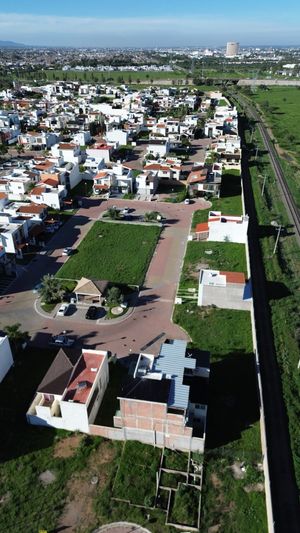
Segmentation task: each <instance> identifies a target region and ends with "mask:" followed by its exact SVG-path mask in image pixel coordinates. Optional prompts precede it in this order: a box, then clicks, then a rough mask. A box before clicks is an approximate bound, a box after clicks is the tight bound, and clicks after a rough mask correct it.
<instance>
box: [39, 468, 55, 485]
mask: <svg viewBox="0 0 300 533" xmlns="http://www.w3.org/2000/svg"><path fill="white" fill-rule="evenodd" d="M39 480H40V481H41V483H42V484H43V485H51V483H54V481H55V480H56V475H55V474H54V473H53V472H51V470H45V472H42V473H41V474H40V475H39Z"/></svg>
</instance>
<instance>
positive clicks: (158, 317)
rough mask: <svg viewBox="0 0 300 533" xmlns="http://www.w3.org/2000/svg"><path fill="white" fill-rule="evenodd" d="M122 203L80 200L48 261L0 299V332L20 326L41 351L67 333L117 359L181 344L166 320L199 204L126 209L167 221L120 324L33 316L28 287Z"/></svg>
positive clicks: (36, 265)
mask: <svg viewBox="0 0 300 533" xmlns="http://www.w3.org/2000/svg"><path fill="white" fill-rule="evenodd" d="M128 203H129V202H128V201H124V200H116V199H111V200H109V201H108V202H103V203H102V204H101V201H100V200H98V199H97V200H86V201H85V204H84V205H83V207H82V209H80V210H79V211H78V213H77V215H75V216H74V217H72V219H70V221H69V222H67V223H66V224H65V225H64V226H63V227H62V228H61V229H60V230H59V232H58V233H57V234H56V235H55V236H54V237H53V239H52V240H51V241H50V242H49V243H48V249H49V253H50V255H40V256H38V258H37V260H36V261H34V262H32V263H31V264H30V265H29V267H28V270H27V271H26V272H24V274H23V275H22V277H20V278H19V279H18V280H16V282H15V283H14V284H13V285H12V286H11V288H10V291H9V294H8V295H7V296H6V297H4V298H2V299H0V309H1V319H0V327H3V326H5V325H6V324H11V323H15V322H20V323H21V324H22V327H23V328H24V329H25V330H28V331H29V333H30V335H31V336H32V340H33V342H34V343H35V344H37V345H41V346H43V345H46V344H47V343H48V341H49V339H50V335H52V334H57V333H60V332H61V331H62V330H67V331H68V332H69V333H71V334H72V335H75V336H77V337H78V338H79V341H80V343H81V344H83V345H89V346H93V347H101V348H103V349H108V350H111V351H112V352H115V353H117V354H118V355H120V356H125V355H128V353H131V352H132V353H136V352H139V351H140V350H141V349H144V350H145V349H149V350H150V351H151V352H152V353H157V352H158V350H159V347H160V344H161V342H163V340H164V339H165V338H167V337H171V338H179V339H187V335H186V333H185V332H184V331H183V330H182V329H181V328H179V327H178V326H176V325H175V324H173V323H172V321H171V317H172V312H173V302H174V296H175V293H176V287H177V283H178V280H179V276H180V271H181V266H182V261H183V257H184V253H185V247H186V242H187V236H188V233H189V228H190V223H191V217H192V214H193V212H194V211H195V210H196V209H199V208H200V207H201V206H205V202H204V201H203V200H199V201H197V202H195V203H194V204H191V205H183V204H167V203H163V202H161V203H159V202H151V204H150V203H149V202H136V201H134V202H133V201H131V202H130V207H131V208H134V209H136V210H139V211H144V212H145V211H149V210H154V209H157V210H159V211H160V212H161V213H162V214H163V215H164V216H165V217H166V218H167V223H166V225H165V228H164V231H163V232H162V235H161V238H160V240H159V242H158V245H157V248H156V251H155V254H154V256H153V259H152V261H151V263H150V266H149V269H148V272H147V275H146V279H145V283H144V287H145V289H144V290H143V291H141V293H140V297H139V301H138V305H137V306H136V308H135V309H134V311H133V313H131V314H130V316H129V317H128V318H127V319H125V320H124V321H123V322H121V323H118V324H116V323H115V324H114V323H113V321H112V322H109V323H107V324H106V323H105V324H99V325H98V324H95V323H91V322H90V321H78V320H76V316H74V317H72V318H70V317H59V318H54V319H51V318H43V317H41V316H40V315H38V314H37V313H36V312H35V310H34V301H35V299H36V295H34V294H33V293H32V287H33V286H34V285H35V284H36V283H38V281H39V280H40V278H41V277H42V276H43V275H44V274H45V273H47V272H50V273H55V272H56V271H57V270H58V269H59V268H60V266H61V263H62V262H64V261H65V260H66V258H65V257H62V256H61V250H62V248H64V247H65V246H74V245H76V246H77V245H78V243H79V242H80V240H81V239H82V238H83V237H84V236H85V234H86V233H87V231H88V229H89V228H90V227H91V224H92V222H93V220H98V219H99V218H100V216H101V214H102V212H103V211H104V210H106V209H107V207H108V206H110V205H113V204H115V205H117V206H124V205H125V204H126V205H128ZM52 250H53V252H51V251H52Z"/></svg>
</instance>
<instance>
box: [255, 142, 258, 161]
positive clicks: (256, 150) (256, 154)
mask: <svg viewBox="0 0 300 533" xmlns="http://www.w3.org/2000/svg"><path fill="white" fill-rule="evenodd" d="M257 156H258V146H257V145H256V148H255V161H256V160H257Z"/></svg>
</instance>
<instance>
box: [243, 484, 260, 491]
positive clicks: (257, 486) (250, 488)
mask: <svg viewBox="0 0 300 533" xmlns="http://www.w3.org/2000/svg"><path fill="white" fill-rule="evenodd" d="M264 490H265V487H264V484H263V483H253V484H252V485H246V487H244V491H245V492H247V493H249V492H264Z"/></svg>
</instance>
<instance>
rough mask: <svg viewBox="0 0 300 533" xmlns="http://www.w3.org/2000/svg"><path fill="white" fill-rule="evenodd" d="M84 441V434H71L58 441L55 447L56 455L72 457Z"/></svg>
mask: <svg viewBox="0 0 300 533" xmlns="http://www.w3.org/2000/svg"><path fill="white" fill-rule="evenodd" d="M81 441H82V435H71V436H70V437H66V438H65V439H62V440H60V441H58V443H57V444H56V445H55V448H54V457H60V458H65V459H66V458H67V457H72V456H73V455H74V454H75V452H76V450H77V448H78V446H79V444H80V443H81Z"/></svg>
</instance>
